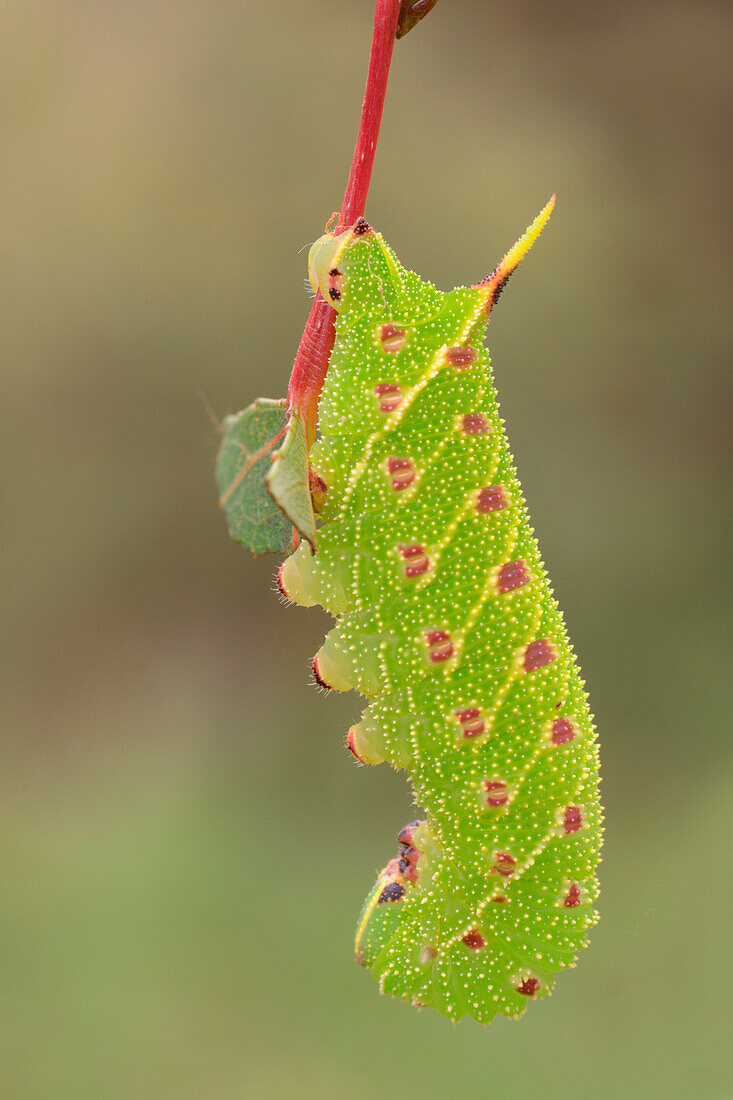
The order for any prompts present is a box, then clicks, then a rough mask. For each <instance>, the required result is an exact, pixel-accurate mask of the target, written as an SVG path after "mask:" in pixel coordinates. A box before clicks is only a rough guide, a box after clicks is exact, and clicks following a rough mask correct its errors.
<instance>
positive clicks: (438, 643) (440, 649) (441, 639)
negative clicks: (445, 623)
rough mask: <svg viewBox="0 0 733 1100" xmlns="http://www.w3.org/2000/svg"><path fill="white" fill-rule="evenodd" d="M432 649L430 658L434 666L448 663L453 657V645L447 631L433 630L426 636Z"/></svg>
mask: <svg viewBox="0 0 733 1100" xmlns="http://www.w3.org/2000/svg"><path fill="white" fill-rule="evenodd" d="M425 641H426V642H427V643H428V646H429V648H430V653H429V657H430V660H431V661H432V663H433V664H439V663H440V662H441V661H447V660H448V659H449V658H450V657H452V656H453V643H452V642H451V640H450V634H449V633H448V632H447V630H431V631H430V632H429V633H428V634H426V635H425Z"/></svg>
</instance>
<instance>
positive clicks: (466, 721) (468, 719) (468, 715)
mask: <svg viewBox="0 0 733 1100" xmlns="http://www.w3.org/2000/svg"><path fill="white" fill-rule="evenodd" d="M455 715H456V718H457V719H458V721H459V722H460V723H461V725H462V727H463V736H464V737H466V738H471V737H479V736H480V735H481V734H482V733H483V732H484V730H485V729H486V723H485V722H484V720H483V718H482V717H481V711H480V710H479V708H478V707H468V709H467V710H457V711H456V712H455Z"/></svg>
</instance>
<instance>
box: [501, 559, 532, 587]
mask: <svg viewBox="0 0 733 1100" xmlns="http://www.w3.org/2000/svg"><path fill="white" fill-rule="evenodd" d="M528 580H529V570H528V569H527V563H526V562H525V561H508V562H506V563H505V564H504V565H502V567H501V568H500V569H499V572H498V573H497V575H496V590H497V592H512V591H513V590H514V589H515V588H521V587H522V586H523V585H525V584H526V583H527V581H528Z"/></svg>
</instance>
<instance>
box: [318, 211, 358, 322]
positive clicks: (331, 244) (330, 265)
mask: <svg viewBox="0 0 733 1100" xmlns="http://www.w3.org/2000/svg"><path fill="white" fill-rule="evenodd" d="M371 233H372V230H371V227H370V225H369V223H368V222H366V221H365V220H364V218H359V220H358V221H357V222H356V223H355V224H354V225H353V226H352V227H351V229H347V230H346V232H345V233H340V234H339V235H338V236H335V235H334V234H333V233H324V234H323V236H322V237H319V238H318V240H317V241H316V242H315V243H314V244H312V245H311V249H310V252H309V253H308V278H309V280H310V284H311V286H312V287H313V290H314V291H316V292H317V291H319V290H320V292H321V294H322V295H323V297H324V298H325V299H326V301H327V302H328V303H329V305H332V306H333V308H334V309H336V310H338V309H340V307H341V299H342V295H343V289H344V284H345V282H346V279H347V275H348V268H349V253H350V250H351V246H352V245H353V244H354V242H355V241H359V240H361V239H362V238H363V237H366V236H368V235H371Z"/></svg>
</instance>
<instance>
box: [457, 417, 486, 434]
mask: <svg viewBox="0 0 733 1100" xmlns="http://www.w3.org/2000/svg"><path fill="white" fill-rule="evenodd" d="M461 431H462V432H463V434H464V435H486V434H487V432H488V431H489V422H488V420H487V419H486V417H485V416H482V415H481V413H464V415H463V416H462V417H461Z"/></svg>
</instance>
